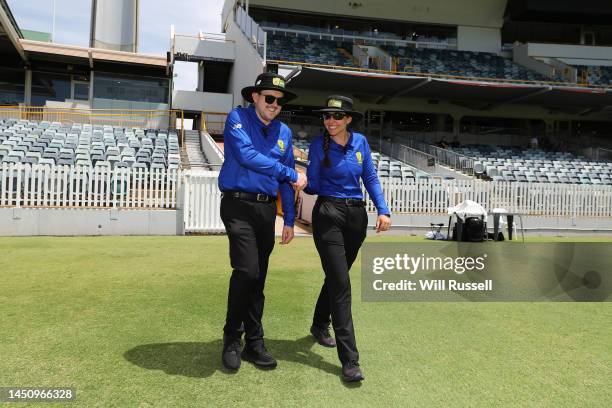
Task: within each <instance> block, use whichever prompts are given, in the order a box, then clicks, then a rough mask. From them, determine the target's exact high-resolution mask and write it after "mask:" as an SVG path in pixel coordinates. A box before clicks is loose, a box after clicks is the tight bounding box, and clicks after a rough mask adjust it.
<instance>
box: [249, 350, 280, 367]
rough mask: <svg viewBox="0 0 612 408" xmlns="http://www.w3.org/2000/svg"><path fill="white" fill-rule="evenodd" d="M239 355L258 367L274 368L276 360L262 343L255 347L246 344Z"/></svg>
mask: <svg viewBox="0 0 612 408" xmlns="http://www.w3.org/2000/svg"><path fill="white" fill-rule="evenodd" d="M241 357H242V358H243V359H244V360H246V361H250V362H251V363H253V364H255V365H256V366H258V367H262V368H275V367H276V360H275V359H274V357H272V355H271V354H270V353H268V350H266V348H265V347H264V346H263V345H262V346H259V347H257V348H255V349H252V348H250V347H249V346H246V347H245V348H244V349H243V350H242V354H241Z"/></svg>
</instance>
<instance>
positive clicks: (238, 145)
mask: <svg viewBox="0 0 612 408" xmlns="http://www.w3.org/2000/svg"><path fill="white" fill-rule="evenodd" d="M223 137H224V139H225V140H224V144H225V152H224V153H225V161H224V162H223V166H221V172H220V174H219V189H220V190H221V191H244V192H248V193H262V194H267V195H270V196H276V193H277V191H278V190H280V193H281V201H282V204H283V214H284V220H285V225H287V226H290V227H292V226H293V224H294V220H295V209H294V198H295V196H294V194H295V192H294V190H293V187H292V186H291V184H290V183H291V182H295V181H297V172H296V171H295V169H294V166H295V161H294V158H293V146H292V144H291V130H290V129H289V127H288V126H287V125H285V124H284V123H281V122H280V121H278V120H273V121H272V122H270V124H269V125H267V126H266V125H265V124H264V123H263V122H262V121H261V119H259V117H258V116H257V113H256V112H255V107H254V106H253V105H251V106H249V107H248V108H235V109H234V110H232V111H231V112H230V113H229V115H227V120H226V121H225V130H224V131H223Z"/></svg>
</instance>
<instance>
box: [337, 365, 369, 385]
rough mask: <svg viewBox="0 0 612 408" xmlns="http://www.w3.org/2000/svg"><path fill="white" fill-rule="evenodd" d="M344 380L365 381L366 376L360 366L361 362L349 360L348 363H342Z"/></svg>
mask: <svg viewBox="0 0 612 408" xmlns="http://www.w3.org/2000/svg"><path fill="white" fill-rule="evenodd" d="M342 380H343V381H346V382H356V381H363V380H365V377H364V376H363V373H362V372H361V369H360V368H359V363H358V362H356V361H349V362H348V363H346V364H342Z"/></svg>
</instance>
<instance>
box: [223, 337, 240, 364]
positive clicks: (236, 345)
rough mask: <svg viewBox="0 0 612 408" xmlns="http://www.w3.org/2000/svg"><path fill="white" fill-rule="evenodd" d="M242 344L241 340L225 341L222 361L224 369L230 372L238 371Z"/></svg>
mask: <svg viewBox="0 0 612 408" xmlns="http://www.w3.org/2000/svg"><path fill="white" fill-rule="evenodd" d="M241 347H242V343H241V342H240V339H235V340H229V341H227V342H225V341H224V345H223V353H222V354H221V361H222V362H223V367H225V368H227V369H228V370H233V371H235V370H238V369H239V368H240V348H241Z"/></svg>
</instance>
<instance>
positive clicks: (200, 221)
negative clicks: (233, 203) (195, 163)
mask: <svg viewBox="0 0 612 408" xmlns="http://www.w3.org/2000/svg"><path fill="white" fill-rule="evenodd" d="M218 181H219V172H218V171H197V170H185V171H184V172H183V188H184V197H183V203H184V223H185V232H191V233H194V232H195V233H202V232H221V231H224V227H223V223H222V222H221V215H220V213H219V209H220V207H221V191H219V187H218Z"/></svg>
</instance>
